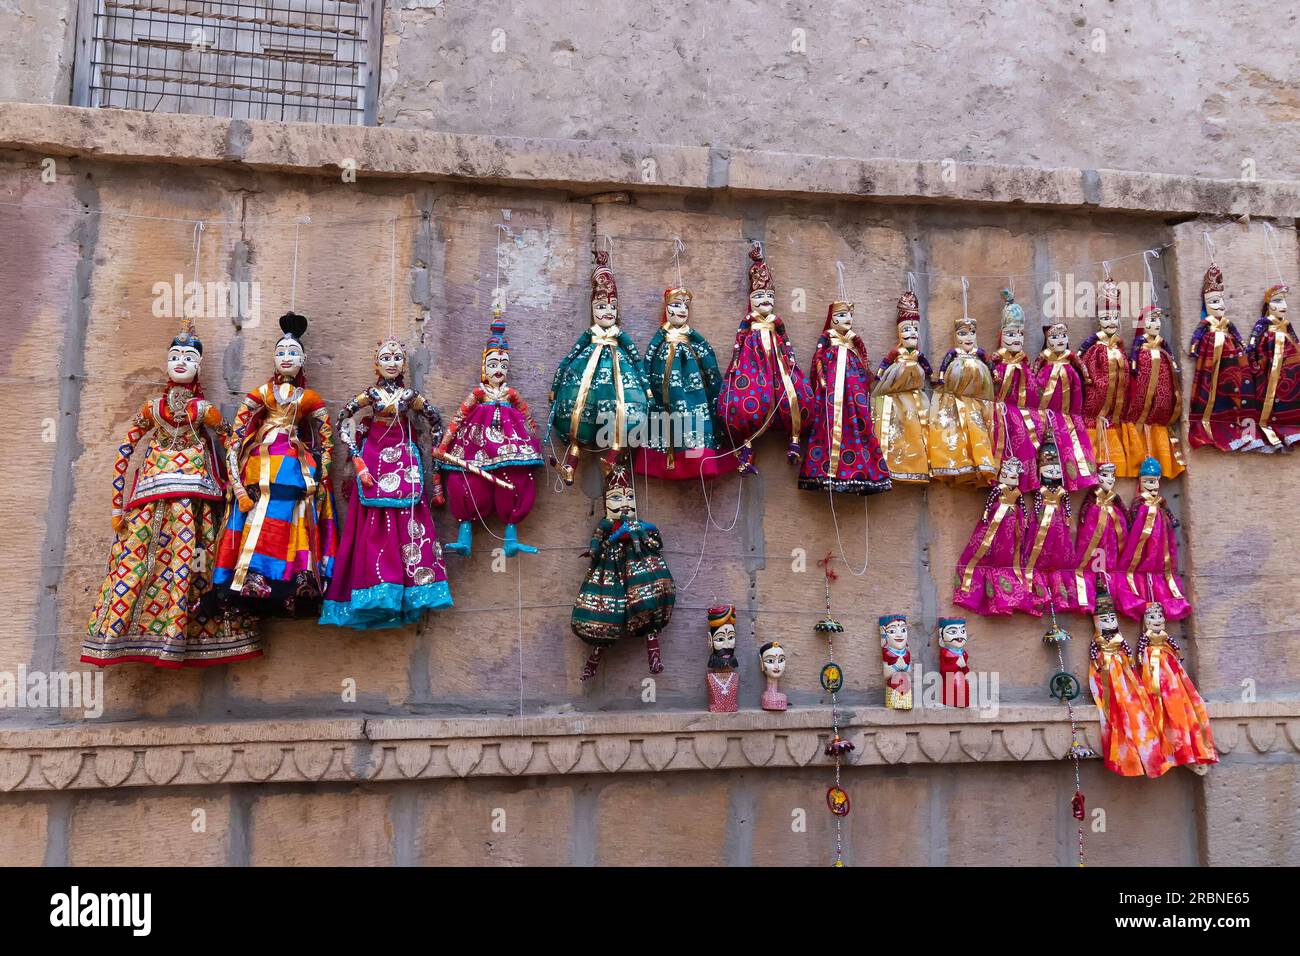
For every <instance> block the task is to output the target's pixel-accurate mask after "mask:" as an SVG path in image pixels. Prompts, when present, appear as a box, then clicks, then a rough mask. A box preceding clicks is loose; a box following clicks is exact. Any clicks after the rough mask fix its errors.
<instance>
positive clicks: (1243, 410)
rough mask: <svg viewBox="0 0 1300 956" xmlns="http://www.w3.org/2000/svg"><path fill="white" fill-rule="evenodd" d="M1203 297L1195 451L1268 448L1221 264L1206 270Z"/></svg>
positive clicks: (1191, 420) (1192, 435)
mask: <svg viewBox="0 0 1300 956" xmlns="http://www.w3.org/2000/svg"><path fill="white" fill-rule="evenodd" d="M1201 298H1202V305H1201V321H1200V323H1199V324H1198V325H1197V326H1196V331H1195V332H1193V333H1192V344H1191V347H1190V349H1189V352H1190V354H1191V356H1192V358H1194V359H1196V373H1195V375H1194V376H1193V379H1192V401H1191V413H1190V414H1189V416H1188V423H1187V441H1188V442H1189V443H1190V444H1191V446H1192V447H1193V448H1199V447H1201V446H1202V445H1213V446H1214V447H1215V448H1217V449H1219V451H1254V450H1256V449H1259V448H1261V447H1262V446H1263V439H1261V438H1260V437H1259V435H1258V424H1259V411H1260V409H1259V403H1258V402H1257V401H1256V399H1255V380H1254V378H1253V376H1252V374H1251V368H1250V362H1249V360H1248V358H1247V355H1246V347H1245V345H1244V344H1243V343H1242V341H1241V334H1240V333H1239V332H1238V331H1237V327H1236V326H1235V325H1233V324H1232V321H1231V320H1230V319H1229V318H1228V317H1227V313H1226V309H1227V306H1226V300H1225V298H1224V295H1223V272H1222V271H1221V270H1220V269H1219V267H1218V266H1216V265H1211V266H1210V268H1209V269H1207V270H1206V272H1205V281H1204V282H1203V283H1202V284H1201Z"/></svg>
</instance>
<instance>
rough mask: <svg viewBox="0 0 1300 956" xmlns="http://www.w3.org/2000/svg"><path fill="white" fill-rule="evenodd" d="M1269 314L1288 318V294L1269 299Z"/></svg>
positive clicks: (1279, 317)
mask: <svg viewBox="0 0 1300 956" xmlns="http://www.w3.org/2000/svg"><path fill="white" fill-rule="evenodd" d="M1268 314H1269V315H1270V316H1273V317H1274V318H1278V319H1285V318H1286V296H1284V295H1278V296H1274V297H1273V298H1272V299H1270V300H1269V303H1268Z"/></svg>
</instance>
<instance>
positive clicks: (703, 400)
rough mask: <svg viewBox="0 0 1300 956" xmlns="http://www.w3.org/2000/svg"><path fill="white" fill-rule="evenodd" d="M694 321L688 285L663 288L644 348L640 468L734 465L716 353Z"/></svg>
mask: <svg viewBox="0 0 1300 956" xmlns="http://www.w3.org/2000/svg"><path fill="white" fill-rule="evenodd" d="M690 321H691V293H690V290H688V289H666V290H664V302H663V312H662V314H661V315H660V321H659V329H658V330H657V331H656V332H655V334H654V337H653V338H651V339H650V345H649V347H647V348H646V351H645V371H646V380H647V382H648V383H649V387H650V429H649V434H648V436H647V438H646V442H645V444H644V445H642V446H641V447H640V448H638V449H637V457H636V467H637V471H640V472H641V473H643V474H647V475H650V476H652V477H654V478H664V479H670V480H674V479H675V480H679V481H680V480H690V479H694V478H715V477H717V476H718V475H720V474H723V473H724V472H727V471H731V470H733V469H734V468H735V467H736V461H735V457H734V456H732V455H730V454H726V453H723V452H722V451H721V450H720V449H719V444H720V442H719V439H720V437H721V435H722V426H721V423H719V422H718V421H717V418H716V415H717V411H716V409H717V403H718V395H719V393H721V391H722V372H721V371H719V369H718V359H717V357H716V356H715V355H714V354H713V346H711V345H710V344H709V340H708V339H706V338H705V337H704V336H703V335H701V334H700V333H699V332H698V331H697V330H696V329H693V328H691V325H690Z"/></svg>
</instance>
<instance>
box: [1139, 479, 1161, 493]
mask: <svg viewBox="0 0 1300 956" xmlns="http://www.w3.org/2000/svg"><path fill="white" fill-rule="evenodd" d="M1138 487H1139V488H1141V489H1142V490H1143V491H1149V492H1151V493H1152V494H1158V493H1159V491H1160V476H1159V475H1142V476H1141V477H1140V478H1138Z"/></svg>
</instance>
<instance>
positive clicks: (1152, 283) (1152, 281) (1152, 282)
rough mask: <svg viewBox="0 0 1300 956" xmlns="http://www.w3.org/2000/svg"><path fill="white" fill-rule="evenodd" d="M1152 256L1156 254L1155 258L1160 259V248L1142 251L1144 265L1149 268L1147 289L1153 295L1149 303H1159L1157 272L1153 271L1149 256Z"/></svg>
mask: <svg viewBox="0 0 1300 956" xmlns="http://www.w3.org/2000/svg"><path fill="white" fill-rule="evenodd" d="M1150 256H1154V257H1155V258H1157V259H1159V258H1160V250H1159V249H1147V250H1145V251H1144V252H1143V253H1142V265H1143V267H1145V268H1146V270H1147V290H1148V291H1149V292H1150V296H1151V301H1150V302H1149V303H1147V304H1148V305H1159V302H1158V301H1157V298H1156V276H1155V273H1154V272H1152V271H1151V259H1150V258H1148V257H1150Z"/></svg>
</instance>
